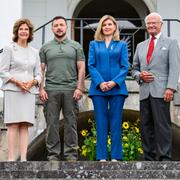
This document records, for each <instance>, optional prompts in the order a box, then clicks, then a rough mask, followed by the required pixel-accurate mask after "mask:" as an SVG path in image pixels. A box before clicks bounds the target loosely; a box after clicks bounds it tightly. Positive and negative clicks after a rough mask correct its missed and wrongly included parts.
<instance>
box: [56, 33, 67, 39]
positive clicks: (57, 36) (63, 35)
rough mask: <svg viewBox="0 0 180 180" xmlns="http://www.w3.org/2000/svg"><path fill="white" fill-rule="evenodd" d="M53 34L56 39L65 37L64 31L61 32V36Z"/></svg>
mask: <svg viewBox="0 0 180 180" xmlns="http://www.w3.org/2000/svg"><path fill="white" fill-rule="evenodd" d="M54 35H55V37H56V38H57V39H62V38H63V37H65V36H66V32H65V33H63V34H62V35H61V36H59V35H58V34H56V33H55V34H54Z"/></svg>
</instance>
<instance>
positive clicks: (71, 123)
mask: <svg viewBox="0 0 180 180" xmlns="http://www.w3.org/2000/svg"><path fill="white" fill-rule="evenodd" d="M52 32H53V33H54V39H53V40H52V41H50V42H48V43H46V44H45V45H43V46H42V48H41V49H40V58H41V68H42V74H43V80H42V83H41V85H40V99H41V100H42V101H43V102H45V107H44V115H45V118H46V123H47V134H46V147H47V150H48V155H47V159H48V160H50V161H51V160H59V158H60V153H61V142H60V137H59V113H60V110H61V109H62V112H63V116H64V158H65V160H68V161H74V160H77V158H78V152H77V149H78V135H77V115H78V104H77V101H78V100H80V98H81V96H82V90H83V81H84V76H85V56H84V52H83V49H82V47H81V45H80V44H79V43H78V42H76V41H73V40H70V39H68V38H67V36H66V32H67V22H66V19H65V18H64V17H62V16H57V17H55V18H54V19H53V21H52ZM44 82H45V87H44Z"/></svg>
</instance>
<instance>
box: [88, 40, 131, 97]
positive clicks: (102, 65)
mask: <svg viewBox="0 0 180 180" xmlns="http://www.w3.org/2000/svg"><path fill="white" fill-rule="evenodd" d="M88 69H89V73H90V75H91V85H90V89H89V96H90V97H91V96H94V95H100V96H109V95H110V96H112V95H125V96H127V95H128V91H127V88H126V84H125V79H126V76H127V73H128V49H127V44H126V42H124V41H111V43H110V44H109V47H108V48H106V44H105V42H104V41H95V40H94V41H91V42H90V45H89V56H88ZM107 81H114V82H115V83H116V84H117V85H116V86H115V87H114V88H112V89H111V90H109V91H106V92H102V91H101V89H100V87H99V85H100V83H102V82H107Z"/></svg>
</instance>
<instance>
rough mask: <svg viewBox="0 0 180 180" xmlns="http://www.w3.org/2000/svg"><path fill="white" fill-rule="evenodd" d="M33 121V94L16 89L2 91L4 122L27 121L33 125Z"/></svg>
mask: <svg viewBox="0 0 180 180" xmlns="http://www.w3.org/2000/svg"><path fill="white" fill-rule="evenodd" d="M34 121H35V95H34V94H30V93H23V92H17V91H5V93H4V123H5V124H10V123H21V122H27V123H30V124H29V125H33V124H34Z"/></svg>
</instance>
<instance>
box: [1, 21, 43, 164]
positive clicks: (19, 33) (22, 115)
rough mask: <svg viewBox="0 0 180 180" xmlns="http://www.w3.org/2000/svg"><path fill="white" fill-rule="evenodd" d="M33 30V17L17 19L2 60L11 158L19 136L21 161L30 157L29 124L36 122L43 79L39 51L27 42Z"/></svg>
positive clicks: (5, 112) (31, 36)
mask: <svg viewBox="0 0 180 180" xmlns="http://www.w3.org/2000/svg"><path fill="white" fill-rule="evenodd" d="M33 29H34V28H33V25H32V23H31V22H30V20H28V19H19V20H17V21H16V22H15V24H14V27H13V35H14V36H13V42H12V43H11V44H10V45H8V46H6V47H4V48H3V53H2V59H1V61H0V78H1V79H2V81H3V84H2V88H1V89H2V90H3V91H4V123H5V124H6V125H7V132H8V161H15V158H16V157H15V155H16V147H17V145H16V144H17V138H19V146H20V157H21V161H26V160H27V157H26V156H27V147H28V127H29V126H32V125H33V124H34V116H35V95H36V94H37V93H38V84H39V83H40V81H41V68H40V59H39V53H38V51H37V50H36V49H34V48H33V47H31V46H30V45H29V44H28V43H29V42H31V41H32V39H33ZM18 133H19V136H18Z"/></svg>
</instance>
